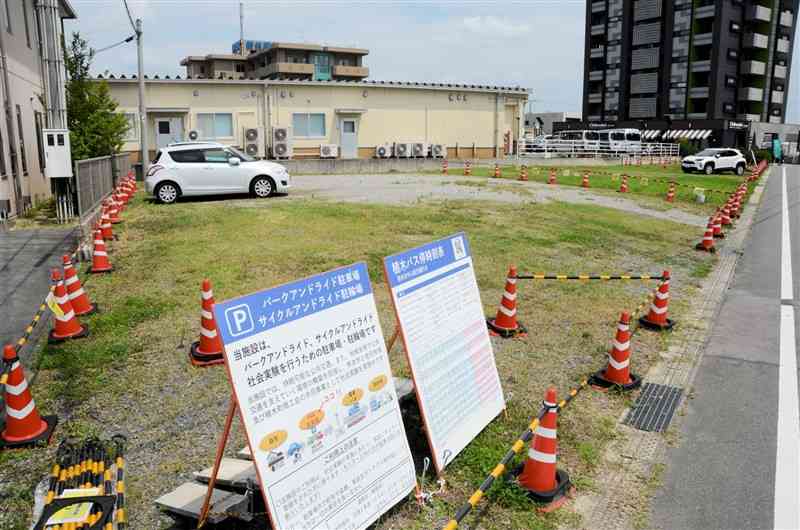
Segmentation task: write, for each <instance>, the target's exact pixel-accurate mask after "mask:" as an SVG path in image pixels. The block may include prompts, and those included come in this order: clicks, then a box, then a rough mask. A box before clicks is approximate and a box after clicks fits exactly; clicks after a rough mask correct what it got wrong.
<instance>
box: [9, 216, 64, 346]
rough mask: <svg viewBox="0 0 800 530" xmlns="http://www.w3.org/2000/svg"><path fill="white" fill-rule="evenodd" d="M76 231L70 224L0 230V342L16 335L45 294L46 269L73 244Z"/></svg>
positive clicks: (54, 265) (22, 328) (54, 263)
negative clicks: (53, 226) (39, 228)
mask: <svg viewBox="0 0 800 530" xmlns="http://www.w3.org/2000/svg"><path fill="white" fill-rule="evenodd" d="M76 234H77V230H76V229H75V230H73V229H72V228H69V229H52V230H50V229H48V230H12V231H2V230H0V343H2V344H6V343H9V342H13V341H16V340H17V339H18V338H19V337H20V335H21V334H22V332H23V330H24V328H25V326H26V325H27V324H28V323H29V322H30V320H31V318H32V317H33V315H34V313H35V312H36V309H37V308H38V307H39V304H40V303H41V301H42V299H43V298H44V296H45V295H46V294H47V290H48V289H49V287H50V269H51V268H52V267H56V266H59V265H60V264H61V256H62V255H64V254H65V253H67V252H71V251H72V250H73V249H74V248H75V244H76ZM38 331H41V330H38Z"/></svg>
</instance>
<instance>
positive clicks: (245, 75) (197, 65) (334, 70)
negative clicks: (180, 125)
mask: <svg viewBox="0 0 800 530" xmlns="http://www.w3.org/2000/svg"><path fill="white" fill-rule="evenodd" d="M242 43H245V46H244V47H242ZM248 44H249V45H250V46H249V47H248ZM231 51H232V53H227V54H209V55H190V56H188V57H184V58H183V59H182V60H181V66H185V67H186V77H196V78H206V79H219V78H223V79H282V78H286V77H291V78H294V79H304V80H314V81H330V80H347V81H357V80H361V79H364V78H366V77H367V76H369V68H367V67H366V66H364V64H363V59H364V57H365V56H366V55H368V54H369V50H365V49H362V48H342V47H336V46H322V45H319V44H296V43H288V42H264V41H237V42H235V43H234V44H233V46H232V50H231Z"/></svg>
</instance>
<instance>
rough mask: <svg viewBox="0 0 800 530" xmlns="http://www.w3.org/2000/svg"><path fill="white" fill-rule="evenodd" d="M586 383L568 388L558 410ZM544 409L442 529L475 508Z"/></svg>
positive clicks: (455, 524)
mask: <svg viewBox="0 0 800 530" xmlns="http://www.w3.org/2000/svg"><path fill="white" fill-rule="evenodd" d="M588 384H589V380H588V379H584V380H583V381H581V383H580V385H578V386H577V387H575V388H573V389H572V390H570V391H569V393H568V395H567V397H566V398H564V399H562V400H561V401H559V402H558V411H561V409H563V408H564V407H566V406H567V405H568V404H569V402H570V401H572V399H573V398H574V397H575V396H577V395H578V393H579V392H580V391H581V390H583V389H584V388H586V386H587V385H588ZM546 411H547V409H545V408H544V407H542V409H541V410H540V411H539V413H538V414H537V415H536V417H535V418H534V419H533V421H531V424H530V425H529V426H528V428H527V429H526V430H525V432H523V433H522V435H520V437H519V438H518V439H517V441H516V442H514V445H512V446H511V449H509V450H508V452H507V453H506V454H505V455H504V456H503V458H502V459H501V460H500V463H498V464H497V465H496V466H495V467H494V469H492V472H491V473H489V476H487V477H486V479H485V480H484V481H483V482H482V483H481V485H480V486H478V489H477V490H475V493H473V494H472V495H471V496H470V498H469V500H468V501H467V502H466V503H465V504H464V505H463V506H462V507H461V508H459V509H458V511H457V512H456V514H455V517H453V518H452V519H450V521H448V523H447V524H446V525H445V526H444V529H443V530H455V529H456V528H458V525H459V524H460V523H461V521H462V520H463V519H464V517H466V516H467V515H468V514H469V513H470V512H471V511H472V509H473V508H475V506H477V505H478V503H479V502H481V499H482V498H483V496H484V495H485V494H486V492H487V491H488V490H489V488H491V487H492V484H494V481H495V480H497V479H498V478H500V477H502V476H503V475H504V474H505V473H506V471H508V465H509V463H510V462H511V460H513V459H514V457H515V456H517V455H518V454H519V453H520V451H522V450H523V449H524V448H525V445H526V444H527V443H529V442H530V441H531V439H532V438H533V433H534V431H536V427H538V426H539V421H541V419H542V417H543V416H544V414H545V412H546Z"/></svg>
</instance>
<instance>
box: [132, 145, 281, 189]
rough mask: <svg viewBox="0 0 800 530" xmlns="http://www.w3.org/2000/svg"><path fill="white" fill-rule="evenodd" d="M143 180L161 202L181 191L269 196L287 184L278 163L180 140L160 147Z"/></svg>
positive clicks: (217, 146)
mask: <svg viewBox="0 0 800 530" xmlns="http://www.w3.org/2000/svg"><path fill="white" fill-rule="evenodd" d="M144 183H145V189H146V190H147V193H150V194H152V195H153V196H154V197H155V198H156V200H158V201H159V202H162V203H172V202H175V201H176V200H177V199H178V197H180V196H181V195H186V196H190V195H221V194H229V193H250V194H252V195H255V196H256V197H269V196H271V195H274V194H275V193H286V192H287V191H289V188H290V187H291V181H290V178H289V172H288V171H286V168H285V167H283V166H282V165H281V164H276V163H275V162H269V161H266V160H256V159H254V158H251V157H250V156H248V155H246V154H245V153H243V152H241V151H239V150H238V149H236V148H235V147H226V146H224V145H222V144H218V143H213V142H181V143H176V144H170V145H168V146H167V147H164V148H162V149H160V150H159V151H158V154H157V155H156V159H155V160H154V161H153V163H152V165H151V166H150V169H149V170H148V171H147V176H146V177H145V181H144Z"/></svg>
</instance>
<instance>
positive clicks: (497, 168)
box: [494, 162, 500, 179]
mask: <svg viewBox="0 0 800 530" xmlns="http://www.w3.org/2000/svg"><path fill="white" fill-rule="evenodd" d="M494 178H496V179H499V178H500V165H499V164H498V163H497V162H495V163H494Z"/></svg>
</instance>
